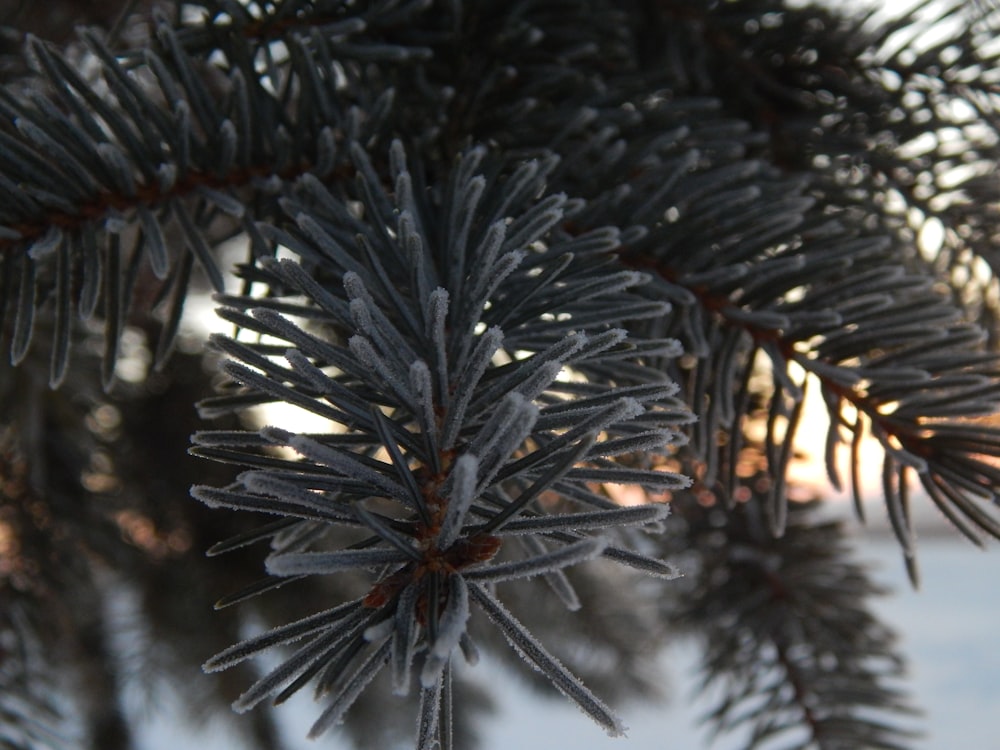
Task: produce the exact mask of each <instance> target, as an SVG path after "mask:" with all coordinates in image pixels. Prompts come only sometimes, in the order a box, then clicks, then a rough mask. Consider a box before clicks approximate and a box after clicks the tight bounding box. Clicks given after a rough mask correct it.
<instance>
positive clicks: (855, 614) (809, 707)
mask: <svg viewBox="0 0 1000 750" xmlns="http://www.w3.org/2000/svg"><path fill="white" fill-rule="evenodd" d="M759 507H760V506H757V505H755V504H754V503H752V502H751V503H742V504H741V505H740V506H739V508H738V509H737V510H736V511H734V512H733V513H731V514H729V516H728V520H727V523H726V524H725V525H724V526H722V527H721V531H722V533H723V534H724V535H725V540H724V541H721V543H720V540H719V538H718V535H719V532H720V527H718V526H716V525H715V524H714V523H712V521H711V519H710V517H709V516H710V515H711V513H712V511H710V510H708V511H706V510H705V509H704V508H701V507H699V506H698V505H697V504H696V503H693V502H692V503H685V504H682V509H681V510H679V511H678V512H679V513H681V514H682V515H683V516H684V518H685V520H686V521H687V524H688V526H687V532H686V534H685V537H684V540H685V542H684V543H685V546H688V545H689V544H690V545H691V546H690V547H689V549H690V550H691V551H696V554H697V556H698V559H699V560H700V564H699V570H698V572H697V576H696V580H695V581H692V586H691V589H690V590H689V591H688V592H685V594H684V595H682V596H681V600H680V602H679V604H680V608H679V611H677V612H676V613H675V615H676V617H677V624H678V625H679V626H681V627H683V628H685V629H686V630H687V631H688V632H689V633H691V635H692V636H693V637H695V638H697V639H698V640H699V641H701V642H702V643H703V644H704V649H705V654H704V657H703V661H702V667H701V672H702V679H701V682H700V685H699V688H698V689H699V690H700V691H708V692H712V693H713V694H714V693H718V692H721V697H720V698H719V700H718V702H717V704H716V705H715V706H714V708H713V709H711V711H710V712H709V713H708V714H707V715H706V716H705V717H704V718H705V720H706V721H707V722H708V723H710V724H711V725H712V734H713V736H717V735H719V734H724V733H729V732H737V731H738V732H742V733H744V735H745V737H746V739H745V744H744V745H743V747H746V748H748V749H749V748H759V749H761V750H763V749H764V748H771V747H796V748H822V750H833V749H834V748H845V749H846V748H853V747H872V748H885V749H886V750H889V749H890V748H899V749H901V748H905V747H908V744H907V742H908V740H909V739H911V738H912V736H913V735H912V733H910V732H909V731H906V730H904V729H902V728H901V727H900V726H899V722H900V721H901V720H903V719H909V717H910V715H911V714H912V713H913V709H912V708H911V707H910V703H909V701H908V699H907V698H906V696H905V694H904V693H903V692H901V690H900V688H899V684H900V681H901V679H902V678H903V675H904V665H903V661H902V659H901V657H900V656H899V655H898V653H897V651H896V645H895V642H896V636H895V634H894V633H892V632H891V631H890V630H889V629H888V628H886V627H885V626H884V625H883V624H881V623H880V622H878V621H877V620H876V619H875V618H874V617H873V616H872V614H871V613H870V612H869V610H868V601H869V600H870V599H871V597H872V596H875V595H880V594H884V593H885V592H884V591H881V590H880V589H879V588H878V587H876V586H874V585H873V584H872V583H871V582H870V581H869V579H868V577H867V574H866V571H865V570H864V568H863V567H861V566H859V565H857V564H854V563H847V562H845V561H844V560H843V555H842V553H843V545H844V536H843V531H842V529H841V528H840V526H839V525H837V524H833V523H819V522H816V521H814V520H813V519H811V518H810V515H811V510H809V509H808V508H807V507H802V506H793V508H792V510H791V515H790V518H789V523H788V526H787V529H786V533H785V535H784V537H782V538H781V539H774V538H773V537H772V536H771V535H770V533H769V532H768V530H767V520H766V519H765V518H764V517H763V516H762V514H761V513H760V512H759Z"/></svg>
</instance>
